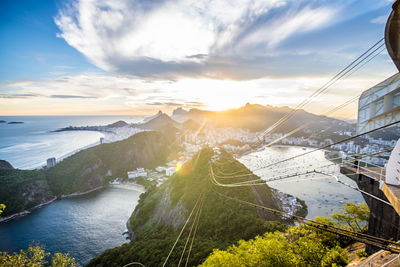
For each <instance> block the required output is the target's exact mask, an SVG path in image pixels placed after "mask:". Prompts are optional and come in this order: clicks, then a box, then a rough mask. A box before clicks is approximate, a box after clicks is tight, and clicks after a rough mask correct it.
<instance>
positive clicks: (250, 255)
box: [88, 149, 368, 266]
mask: <svg viewBox="0 0 400 267" xmlns="http://www.w3.org/2000/svg"><path fill="white" fill-rule="evenodd" d="M212 157H213V151H212V150H211V149H203V150H201V151H200V152H199V153H198V154H197V155H195V156H194V157H193V159H192V160H191V161H190V162H187V163H186V164H185V165H184V166H183V167H182V169H181V170H180V171H179V172H178V173H176V174H174V175H173V176H172V177H171V178H170V179H169V180H168V181H166V182H165V183H164V184H163V185H162V186H160V187H158V188H157V187H152V188H151V189H150V190H149V191H147V192H146V193H145V194H143V195H142V196H141V197H140V200H139V204H138V205H137V206H136V208H135V211H134V212H133V214H132V216H131V219H130V222H129V223H130V228H131V229H132V230H133V232H134V240H133V241H132V242H131V243H129V244H124V245H122V246H121V247H117V248H114V249H110V250H107V251H105V252H104V253H102V254H101V255H98V256H97V257H96V258H94V259H93V260H92V261H90V263H89V264H88V266H123V265H125V264H128V263H130V262H141V263H142V264H144V265H146V266H161V265H162V264H163V263H164V261H165V260H166V257H167V255H168V253H169V251H170V249H171V248H172V246H173V244H174V242H175V240H176V239H177V237H178V234H179V232H180V230H181V227H182V225H183V223H184V221H185V220H186V218H188V215H189V213H190V211H191V210H192V208H193V207H194V205H195V203H196V201H197V199H198V197H199V196H200V195H201V194H204V205H203V206H202V213H201V218H200V220H199V225H198V228H197V235H196V239H195V242H194V244H193V248H192V252H191V254H190V258H189V262H188V265H189V266H197V265H200V264H203V266H344V265H346V264H347V261H348V256H347V252H346V251H345V250H344V249H343V247H345V246H347V245H348V244H349V243H350V242H351V240H349V239H348V238H345V237H340V236H337V235H335V234H332V233H327V232H324V231H322V230H319V229H315V228H312V227H311V226H307V225H300V226H288V225H287V223H286V221H284V220H282V219H280V218H277V217H276V216H274V215H273V214H269V215H268V216H265V214H262V213H260V211H258V210H256V209H255V208H252V207H250V206H247V205H243V204H240V203H238V202H235V201H232V200H229V199H227V198H225V197H222V196H221V195H220V194H224V195H228V196H230V197H234V198H238V199H241V200H246V201H249V202H252V203H259V202H260V201H261V202H262V204H263V205H264V206H268V207H273V208H277V207H276V205H275V203H274V201H273V198H272V191H271V189H270V188H269V187H268V186H267V185H262V186H257V187H256V188H258V189H257V190H255V189H254V187H247V186H246V187H236V188H226V187H216V186H214V185H213V184H212V183H211V177H210V172H209V162H210V159H211V158H212ZM213 170H214V173H216V174H222V173H237V174H251V172H250V171H249V170H248V169H246V168H245V167H244V166H243V165H242V164H241V163H240V162H238V161H236V160H234V159H233V158H232V157H231V156H229V155H228V154H226V153H225V152H223V153H222V155H220V158H219V160H217V161H216V162H215V163H214V164H213ZM222 180H225V181H222ZM245 180H257V176H255V175H253V174H251V175H249V176H245V177H244V176H241V177H236V178H229V179H219V182H221V183H232V182H240V181H245ZM259 190H263V194H264V195H265V196H266V197H265V198H263V199H260V198H257V197H256V194H255V192H256V191H257V192H259V193H261V191H259ZM218 193H220V194H218ZM302 212H304V211H302ZM182 215H183V219H182ZM260 217H264V218H265V217H267V219H269V220H270V221H266V220H263V219H261V218H260ZM367 219H368V209H366V206H365V205H355V204H351V203H350V204H346V205H345V206H344V211H343V212H337V213H334V214H332V217H330V218H326V217H320V218H317V219H316V220H318V221H320V222H323V223H326V224H330V225H336V226H340V227H343V228H346V229H353V227H355V226H356V225H359V226H362V225H363V226H365V224H366V220H367ZM190 224H191V223H189V225H190ZM189 228H190V227H187V228H186V229H185V230H184V231H183V234H182V236H181V238H180V239H179V241H178V242H177V245H176V247H175V249H174V250H173V252H172V254H171V256H170V258H169V260H168V264H167V266H176V265H177V264H178V262H179V260H180V258H181V255H182V251H183V249H184V246H185V242H186V239H187V237H188V235H189ZM356 230H358V231H363V230H364V229H363V227H360V228H357V229H356ZM246 240H248V241H246ZM236 243H237V244H238V245H234V246H232V244H236ZM186 256H187V253H185V254H184V255H183V259H186Z"/></svg>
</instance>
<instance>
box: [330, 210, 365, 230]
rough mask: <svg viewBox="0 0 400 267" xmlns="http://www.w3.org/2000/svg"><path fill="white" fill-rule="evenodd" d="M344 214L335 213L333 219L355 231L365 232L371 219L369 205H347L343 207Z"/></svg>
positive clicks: (332, 215)
mask: <svg viewBox="0 0 400 267" xmlns="http://www.w3.org/2000/svg"><path fill="white" fill-rule="evenodd" d="M343 211H344V212H335V213H333V214H331V217H332V218H333V219H334V220H336V221H337V222H338V223H339V224H345V225H347V226H348V227H349V228H351V229H352V230H353V231H364V230H365V229H366V226H367V222H368V219H369V209H368V206H367V204H365V203H363V204H359V205H357V204H354V203H346V204H344V205H343Z"/></svg>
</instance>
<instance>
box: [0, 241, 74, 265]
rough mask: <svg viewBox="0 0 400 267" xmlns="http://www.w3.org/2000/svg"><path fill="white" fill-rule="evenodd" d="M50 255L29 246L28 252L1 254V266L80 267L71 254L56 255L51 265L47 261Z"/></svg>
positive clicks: (40, 248)
mask: <svg viewBox="0 0 400 267" xmlns="http://www.w3.org/2000/svg"><path fill="white" fill-rule="evenodd" d="M49 256H50V253H48V252H45V251H44V249H43V248H42V247H40V246H38V245H36V246H33V245H32V246H29V248H28V250H27V251H24V250H22V249H21V250H20V252H19V253H14V254H12V255H11V254H8V253H6V252H0V266H3V267H23V266H34V267H44V266H52V267H78V266H79V265H78V264H76V263H75V259H74V258H71V257H70V256H69V254H62V253H56V254H54V255H53V257H52V258H51V263H50V264H49V262H48V261H47V258H48V257H49Z"/></svg>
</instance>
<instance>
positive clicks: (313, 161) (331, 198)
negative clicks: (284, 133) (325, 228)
mask: <svg viewBox="0 0 400 267" xmlns="http://www.w3.org/2000/svg"><path fill="white" fill-rule="evenodd" d="M309 150H310V149H308V148H299V147H272V148H266V149H264V150H263V151H259V152H254V153H251V154H248V155H245V156H243V157H242V158H241V159H240V161H241V162H242V163H243V164H244V165H246V166H247V167H248V168H249V169H250V170H254V169H257V168H260V167H262V166H266V165H268V164H271V163H273V162H277V161H279V160H282V159H286V158H289V157H292V156H296V155H299V154H302V153H304V152H307V151H309ZM330 163H332V162H330V161H328V160H327V159H325V156H324V152H323V151H317V152H313V153H310V154H308V155H305V156H302V157H298V158H296V159H294V160H290V161H287V162H285V163H282V164H279V165H276V166H273V167H270V168H267V169H263V170H259V171H255V173H256V174H257V175H258V176H259V177H261V178H262V179H264V180H268V179H270V178H271V177H277V176H284V175H287V174H293V173H301V172H304V171H307V170H313V169H314V168H316V167H318V166H323V165H327V164H330ZM330 171H335V174H336V175H338V176H339V178H340V180H343V181H345V182H347V183H348V184H351V185H353V186H356V183H355V182H353V180H351V179H350V178H348V177H347V176H345V175H342V174H340V172H339V167H338V166H335V167H330ZM268 185H269V186H271V187H273V188H276V189H278V190H280V191H282V192H284V193H288V194H291V195H293V196H295V197H298V198H300V199H302V200H304V201H305V202H306V204H307V206H308V215H307V217H308V218H314V217H315V216H328V215H329V214H331V213H332V212H334V211H339V210H341V208H342V206H343V204H344V203H345V202H353V203H364V202H365V201H364V199H363V197H362V195H361V193H359V192H358V191H355V190H354V189H351V188H349V187H347V186H345V185H342V184H339V183H337V182H336V180H335V179H334V178H331V177H326V176H323V175H320V174H309V175H307V176H305V175H302V176H298V177H294V178H290V179H284V180H281V181H274V182H268Z"/></svg>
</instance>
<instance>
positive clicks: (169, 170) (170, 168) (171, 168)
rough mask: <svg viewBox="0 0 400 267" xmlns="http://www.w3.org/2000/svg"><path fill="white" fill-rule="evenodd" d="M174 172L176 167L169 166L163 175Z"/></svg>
mask: <svg viewBox="0 0 400 267" xmlns="http://www.w3.org/2000/svg"><path fill="white" fill-rule="evenodd" d="M175 172H176V168H175V167H169V168H167V169H166V170H165V175H167V176H171V175H172V174H174V173H175Z"/></svg>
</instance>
